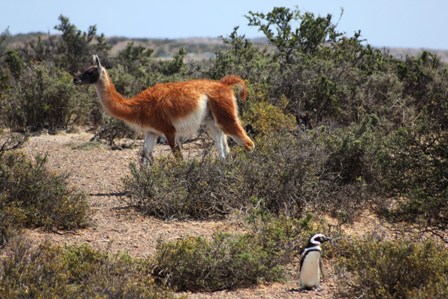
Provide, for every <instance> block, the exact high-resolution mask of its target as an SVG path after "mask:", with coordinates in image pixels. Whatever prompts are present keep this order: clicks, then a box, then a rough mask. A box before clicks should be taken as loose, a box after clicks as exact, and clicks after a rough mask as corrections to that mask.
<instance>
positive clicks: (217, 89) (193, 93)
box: [75, 56, 254, 157]
mask: <svg viewBox="0 0 448 299" xmlns="http://www.w3.org/2000/svg"><path fill="white" fill-rule="evenodd" d="M94 60H95V61H96V62H97V68H98V71H99V79H98V80H97V81H96V82H94V83H92V82H90V81H89V82H82V80H83V77H82V76H83V75H80V76H79V77H78V78H75V81H77V80H78V81H77V82H75V83H78V84H82V83H88V84H95V87H96V89H97V93H98V96H99V97H100V101H101V104H102V105H103V107H104V109H105V110H106V111H107V112H108V113H109V114H111V115H112V116H114V117H116V118H119V119H122V120H123V121H125V122H126V123H128V124H130V125H131V126H132V127H136V128H138V129H141V130H142V131H144V132H146V133H147V134H149V135H148V136H149V137H148V139H150V141H148V142H154V141H153V140H154V137H155V136H159V135H162V134H163V135H165V137H166V138H167V140H168V143H169V145H170V147H171V148H172V150H173V152H174V153H175V155H179V156H180V148H179V147H177V146H176V144H175V139H176V136H178V135H179V134H184V133H188V134H191V133H194V132H193V131H197V129H198V128H199V126H198V123H199V122H203V121H207V122H208V124H209V125H210V126H211V127H212V128H211V129H210V131H211V132H214V133H213V134H215V135H216V136H212V137H214V139H215V137H216V139H215V143H217V142H222V143H224V142H225V145H223V144H217V148H218V150H219V149H220V146H221V148H222V147H224V150H221V153H220V154H221V156H222V157H225V155H226V153H224V152H225V149H226V148H227V143H226V140H225V136H224V137H223V136H220V134H221V132H219V131H222V132H223V133H224V134H226V135H229V136H231V137H232V138H233V139H235V141H236V142H237V143H239V144H241V145H243V146H244V147H245V148H246V149H247V150H252V149H253V147H254V143H253V142H252V140H251V139H250V138H249V137H248V136H247V134H246V132H245V131H244V129H243V128H242V127H241V124H240V121H239V119H238V109H237V105H236V99H235V95H234V91H233V87H234V86H236V87H238V88H239V93H240V96H241V98H242V99H243V100H245V99H246V96H247V88H246V84H245V82H244V81H243V80H242V79H241V78H240V77H238V76H226V77H224V78H222V79H221V80H220V81H215V80H191V81H186V82H175V83H165V84H156V85H154V86H152V87H149V88H148V89H146V90H144V91H142V92H140V93H139V94H137V95H136V96H134V97H131V98H124V97H123V96H122V95H121V94H119V93H118V92H117V90H116V89H115V86H114V84H113V83H112V81H111V80H110V78H109V76H108V74H107V72H106V70H105V69H104V68H103V67H102V66H101V64H100V63H99V59H98V57H96V56H95V57H94ZM91 68H93V67H91ZM85 72H87V70H86V71H85ZM79 78H80V79H79ZM176 126H177V129H176ZM182 131H185V132H182ZM223 138H224V141H223ZM217 140H218V141H217ZM219 140H221V141H219ZM145 143H146V138H145ZM146 147H148V148H149V151H152V148H153V145H152V144H150V145H145V148H146ZM227 151H228V148H227ZM149 154H151V153H149Z"/></svg>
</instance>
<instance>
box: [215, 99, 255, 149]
mask: <svg viewBox="0 0 448 299" xmlns="http://www.w3.org/2000/svg"><path fill="white" fill-rule="evenodd" d="M210 110H211V111H212V114H213V117H214V119H215V121H216V123H217V125H218V126H219V128H220V129H221V130H222V131H223V132H224V133H225V134H226V135H228V136H230V137H231V138H232V139H233V140H235V142H236V143H238V144H239V145H241V146H244V148H245V149H246V150H248V151H251V150H253V149H254V142H253V141H252V140H251V139H250V138H249V136H247V134H246V131H244V129H243V127H242V126H241V124H240V121H239V119H238V112H237V111H238V110H237V107H236V99H235V97H234V96H233V94H232V93H230V94H229V95H225V96H223V97H222V98H221V99H220V100H219V101H214V100H212V99H211V101H210Z"/></svg>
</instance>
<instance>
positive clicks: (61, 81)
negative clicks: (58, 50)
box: [0, 63, 91, 131]
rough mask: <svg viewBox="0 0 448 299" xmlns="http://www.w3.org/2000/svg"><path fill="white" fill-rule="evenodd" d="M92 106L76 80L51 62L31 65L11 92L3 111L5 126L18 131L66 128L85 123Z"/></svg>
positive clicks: (15, 83) (8, 94) (6, 98)
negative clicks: (74, 81) (73, 81)
mask: <svg viewBox="0 0 448 299" xmlns="http://www.w3.org/2000/svg"><path fill="white" fill-rule="evenodd" d="M89 103H91V102H90V101H89V99H88V97H87V95H86V94H85V93H83V92H81V91H80V89H78V88H75V86H74V85H73V83H72V77H71V76H70V75H69V74H68V73H66V72H64V71H62V70H61V69H59V68H57V67H55V66H54V65H52V64H51V63H38V64H31V65H29V66H28V67H27V68H26V69H25V70H24V71H23V72H22V75H21V76H20V77H19V78H18V79H17V80H16V81H15V82H14V88H10V89H8V90H7V92H6V95H5V100H4V101H2V103H1V107H0V111H2V115H1V117H2V119H3V121H4V122H5V124H6V125H7V126H8V127H10V128H12V129H15V130H22V131H25V130H29V131H36V130H41V129H49V130H56V129H66V128H67V127H68V126H69V125H71V124H74V123H85V122H86V120H87V119H88V116H89V113H90V108H91V104H89Z"/></svg>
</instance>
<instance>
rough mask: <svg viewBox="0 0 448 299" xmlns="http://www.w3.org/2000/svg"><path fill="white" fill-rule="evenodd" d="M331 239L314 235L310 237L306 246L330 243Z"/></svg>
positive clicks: (321, 235)
mask: <svg viewBox="0 0 448 299" xmlns="http://www.w3.org/2000/svg"><path fill="white" fill-rule="evenodd" d="M330 240H331V238H330V237H326V236H325V235H323V234H315V235H313V236H311V238H310V239H309V241H308V245H307V247H308V246H316V245H321V244H322V243H324V242H327V241H330Z"/></svg>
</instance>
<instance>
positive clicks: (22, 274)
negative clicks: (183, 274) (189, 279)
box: [0, 239, 173, 299]
mask: <svg viewBox="0 0 448 299" xmlns="http://www.w3.org/2000/svg"><path fill="white" fill-rule="evenodd" d="M30 245H31V244H30V243H29V242H28V241H26V240H24V239H15V240H12V241H11V242H10V244H9V245H8V246H7V248H6V249H5V250H4V252H3V254H2V256H1V257H0V297H1V298H5V299H9V298H11V299H12V298H161V297H163V298H173V294H172V293H170V292H168V291H166V290H164V289H162V288H160V287H158V286H157V285H155V284H154V282H153V279H152V277H151V273H150V271H149V267H148V264H147V263H146V262H144V261H141V260H137V259H132V258H130V257H129V256H127V255H124V254H118V255H109V254H105V253H101V252H99V251H96V250H94V249H92V248H90V247H88V246H86V245H81V246H73V247H65V248H62V247H58V246H53V245H50V244H49V243H43V244H41V245H38V246H30Z"/></svg>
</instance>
